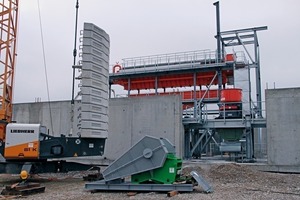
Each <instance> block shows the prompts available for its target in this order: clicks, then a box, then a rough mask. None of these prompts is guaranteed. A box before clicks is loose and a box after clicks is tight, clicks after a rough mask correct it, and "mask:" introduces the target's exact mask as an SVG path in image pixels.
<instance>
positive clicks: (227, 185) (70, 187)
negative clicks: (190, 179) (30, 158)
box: [0, 163, 300, 200]
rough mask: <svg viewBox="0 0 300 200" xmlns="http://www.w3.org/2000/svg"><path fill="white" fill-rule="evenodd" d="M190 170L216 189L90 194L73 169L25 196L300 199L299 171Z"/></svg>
mask: <svg viewBox="0 0 300 200" xmlns="http://www.w3.org/2000/svg"><path fill="white" fill-rule="evenodd" d="M191 170H194V171H197V172H199V173H200V174H201V175H202V176H203V177H204V178H205V179H206V180H207V181H208V182H209V183H210V184H211V185H212V187H213V189H214V192H213V193H210V194H206V193H204V192H203V190H202V189H201V188H200V187H198V186H197V187H195V191H194V192H191V193H180V194H178V195H176V196H173V197H167V194H166V193H157V192H150V193H137V194H136V195H135V196H128V193H126V192H97V193H91V192H90V191H85V189H84V185H85V182H84V181H83V179H82V176H83V175H86V172H72V173H68V174H40V175H35V176H34V177H33V178H32V181H34V182H39V183H41V184H42V185H44V186H46V190H45V192H44V193H40V194H34V195H31V196H27V197H26V199H35V200H37V199H56V200H58V199H76V200H77V199H84V200H90V199H155V200H157V199H166V198H172V199H187V200H193V199H197V200H198V199H203V200H205V199H231V200H234V199H239V200H240V199H284V200H285V199H300V174H280V173H267V172H260V171H254V170H252V169H250V168H249V167H247V166H245V165H239V164H232V163H231V164H214V165H211V166H207V165H206V166H202V165H199V164H198V165H197V164H192V165H187V166H185V167H184V169H183V170H182V172H183V174H187V173H189V172H190V171H191ZM17 181H18V176H12V175H0V185H1V186H4V185H9V184H12V183H15V182H17ZM22 198H24V197H22ZM0 199H1V198H0Z"/></svg>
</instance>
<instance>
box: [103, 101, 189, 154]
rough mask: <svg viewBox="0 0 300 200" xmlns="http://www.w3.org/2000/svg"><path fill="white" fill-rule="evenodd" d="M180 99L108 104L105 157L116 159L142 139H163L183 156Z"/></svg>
mask: <svg viewBox="0 0 300 200" xmlns="http://www.w3.org/2000/svg"><path fill="white" fill-rule="evenodd" d="M181 107H182V103H181V97H180V96H157V97H154V96H153V97H140V98H136V97H134V98H122V99H119V98H116V99H110V102H109V136H108V140H107V143H106V149H105V153H104V156H106V157H107V158H108V159H110V160H114V159H116V158H117V157H119V156H120V155H122V154H123V153H124V152H125V151H126V150H127V149H129V147H131V146H132V145H134V144H135V143H136V142H138V141H139V140H140V139H141V138H142V137H143V136H145V135H151V136H155V137H164V138H167V139H169V140H170V142H171V143H173V144H174V145H175V146H176V153H177V155H178V156H180V157H181V156H182V155H183V127H182V126H183V125H182V111H181V110H182V109H181Z"/></svg>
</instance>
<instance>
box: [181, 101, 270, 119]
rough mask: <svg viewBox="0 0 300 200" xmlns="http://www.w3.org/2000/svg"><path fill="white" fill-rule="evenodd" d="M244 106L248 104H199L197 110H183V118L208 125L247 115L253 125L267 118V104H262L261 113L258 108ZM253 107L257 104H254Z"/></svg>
mask: <svg viewBox="0 0 300 200" xmlns="http://www.w3.org/2000/svg"><path fill="white" fill-rule="evenodd" d="M244 104H247V102H228V103H218V105H217V106H216V105H215V106H212V105H210V104H203V105H200V104H199V102H198V104H197V107H196V108H195V107H193V106H190V107H188V108H186V110H183V118H184V119H185V118H193V119H194V120H195V121H197V122H199V123H206V122H207V121H208V120H223V121H224V123H226V121H227V120H228V119H243V118H244V116H246V115H249V116H250V119H251V123H254V122H257V121H259V120H260V119H263V118H265V116H266V112H265V102H262V110H261V111H259V110H258V109H257V106H252V107H250V108H249V107H248V108H247V109H245V108H243V105H244ZM248 104H249V102H248ZM252 105H257V104H256V102H254V103H252ZM195 109H196V110H195ZM259 114H262V116H261V117H260V116H259Z"/></svg>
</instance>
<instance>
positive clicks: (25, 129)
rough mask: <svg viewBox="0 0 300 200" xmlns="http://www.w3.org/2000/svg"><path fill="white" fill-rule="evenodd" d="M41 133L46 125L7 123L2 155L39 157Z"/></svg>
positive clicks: (21, 157) (19, 157) (20, 157)
mask: <svg viewBox="0 0 300 200" xmlns="http://www.w3.org/2000/svg"><path fill="white" fill-rule="evenodd" d="M43 133H44V134H45V133H46V127H44V126H41V125H40V124H16V123H11V124H7V126H6V140H5V149H4V157H5V158H6V159H39V152H40V141H39V140H40V135H41V134H43Z"/></svg>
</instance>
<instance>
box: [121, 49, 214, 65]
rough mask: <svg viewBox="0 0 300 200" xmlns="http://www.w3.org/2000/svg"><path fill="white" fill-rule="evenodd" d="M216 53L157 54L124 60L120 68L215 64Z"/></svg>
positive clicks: (203, 51) (205, 51) (206, 51)
mask: <svg viewBox="0 0 300 200" xmlns="http://www.w3.org/2000/svg"><path fill="white" fill-rule="evenodd" d="M216 58H217V56H216V52H215V51H211V50H208V49H205V50H198V51H187V52H178V53H170V54H159V55H151V56H142V57H133V58H124V59H123V60H122V61H123V62H122V67H123V68H124V69H126V68H135V67H147V66H161V65H175V64H184V63H196V62H199V61H202V62H204V63H205V64H209V63H212V62H216Z"/></svg>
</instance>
